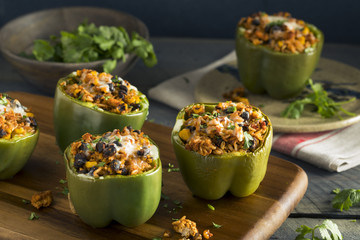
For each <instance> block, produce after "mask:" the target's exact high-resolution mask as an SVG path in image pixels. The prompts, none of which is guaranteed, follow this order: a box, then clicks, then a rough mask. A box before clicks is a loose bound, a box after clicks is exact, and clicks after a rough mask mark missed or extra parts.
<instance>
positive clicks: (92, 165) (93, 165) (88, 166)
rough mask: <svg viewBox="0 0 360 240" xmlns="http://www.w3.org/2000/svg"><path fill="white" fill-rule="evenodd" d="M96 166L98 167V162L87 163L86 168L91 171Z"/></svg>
mask: <svg viewBox="0 0 360 240" xmlns="http://www.w3.org/2000/svg"><path fill="white" fill-rule="evenodd" d="M96 165H97V162H95V161H88V162H86V163H85V167H86V168H87V169H90V168H92V167H95V166H96Z"/></svg>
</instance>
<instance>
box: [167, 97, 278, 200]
mask: <svg viewBox="0 0 360 240" xmlns="http://www.w3.org/2000/svg"><path fill="white" fill-rule="evenodd" d="M171 139H172V143H173V147H174V150H175V154H176V158H177V161H178V163H179V168H180V171H181V174H182V177H183V179H184V181H185V183H186V184H187V186H188V187H189V189H190V190H191V192H192V193H193V194H194V195H196V196H199V197H201V198H204V199H210V200H215V199H219V198H221V197H222V196H224V194H225V193H226V192H227V191H230V192H231V193H232V194H233V195H235V196H237V197H245V196H248V195H250V194H252V193H253V192H255V191H256V189H257V188H258V187H259V184H260V183H261V181H262V180H263V178H264V176H265V173H266V169H267V162H268V158H269V154H270V150H271V144H272V126H271V123H270V120H269V119H268V117H267V116H266V115H264V114H263V113H262V112H261V111H260V110H259V109H258V108H256V107H252V106H250V105H246V104H244V103H242V102H238V103H234V102H231V101H228V102H220V103H218V104H202V103H200V104H193V105H190V106H187V107H185V108H184V109H182V110H181V111H180V112H179V114H178V116H177V119H176V123H175V126H174V128H173V131H172V136H171Z"/></svg>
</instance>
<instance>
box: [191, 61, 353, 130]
mask: <svg viewBox="0 0 360 240" xmlns="http://www.w3.org/2000/svg"><path fill="white" fill-rule="evenodd" d="M311 78H312V79H313V81H314V82H315V83H316V82H323V83H326V85H327V86H329V87H330V88H326V90H327V91H328V92H329V93H333V94H335V95H337V96H339V97H341V96H344V97H351V96H354V97H357V99H356V101H353V102H351V103H348V104H346V105H343V107H344V109H346V110H347V111H350V112H353V113H355V114H356V116H354V117H352V116H347V115H345V114H342V115H341V116H342V119H339V118H338V117H336V116H334V117H332V118H322V117H321V116H320V115H319V114H318V113H316V112H312V111H311V110H310V109H305V110H304V112H303V114H302V116H301V117H300V118H299V119H288V118H283V117H281V113H282V112H283V111H284V109H285V108H286V107H287V106H288V104H289V103H290V100H276V99H272V98H270V97H269V96H268V95H257V94H250V93H247V95H246V97H247V98H248V99H249V101H250V104H251V105H254V106H261V107H260V108H261V110H262V111H263V112H264V113H265V114H266V115H268V116H269V118H270V120H271V122H272V124H273V127H274V130H275V131H276V132H292V133H299V132H319V131H326V130H333V129H337V128H342V127H346V126H349V125H352V124H354V123H357V122H360V100H359V99H360V70H359V69H357V68H354V67H351V66H349V65H346V64H343V63H340V62H337V61H334V60H330V59H326V58H321V59H320V61H319V64H318V67H317V69H316V70H315V72H314V73H313V75H312V76H311ZM239 86H242V85H241V82H240V81H239V77H238V72H237V67H236V62H229V63H227V64H224V65H222V66H219V67H217V68H216V69H213V70H211V71H209V72H208V73H207V74H205V75H204V76H203V78H202V79H200V80H199V82H198V85H197V87H196V89H195V92H194V94H195V100H196V101H197V102H208V103H209V102H219V101H224V100H225V99H224V98H223V96H222V95H223V94H224V93H226V92H229V91H230V90H232V89H233V88H235V87H239Z"/></svg>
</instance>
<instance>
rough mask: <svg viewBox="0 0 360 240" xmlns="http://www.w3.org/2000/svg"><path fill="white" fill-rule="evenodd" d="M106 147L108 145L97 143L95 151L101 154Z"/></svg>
mask: <svg viewBox="0 0 360 240" xmlns="http://www.w3.org/2000/svg"><path fill="white" fill-rule="evenodd" d="M105 147H106V143H104V142H102V141H99V142H97V143H96V146H95V149H96V151H97V152H99V153H101V152H102V151H103V150H104V149H105Z"/></svg>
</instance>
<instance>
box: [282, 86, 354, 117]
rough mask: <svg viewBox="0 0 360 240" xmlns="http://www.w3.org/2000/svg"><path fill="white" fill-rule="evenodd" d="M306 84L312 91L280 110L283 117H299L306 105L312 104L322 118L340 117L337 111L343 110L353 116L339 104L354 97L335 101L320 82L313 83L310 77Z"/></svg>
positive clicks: (352, 114) (352, 99) (350, 100)
mask: <svg viewBox="0 0 360 240" xmlns="http://www.w3.org/2000/svg"><path fill="white" fill-rule="evenodd" d="M308 84H309V85H310V88H311V90H312V92H310V93H309V94H307V95H306V96H305V97H304V98H303V99H299V100H296V101H294V102H292V103H290V105H289V106H288V107H287V108H286V109H285V110H284V111H283V112H282V116H283V117H285V118H294V119H298V118H300V116H301V114H302V113H303V111H304V107H305V106H306V105H312V106H314V107H315V108H316V111H317V113H319V114H320V115H321V116H322V117H323V118H331V117H333V116H337V117H338V118H340V119H342V117H341V115H340V114H339V112H343V113H345V114H346V115H349V116H355V114H354V113H351V112H349V111H346V110H345V109H344V108H343V107H342V106H341V105H343V104H346V103H349V102H352V101H355V99H356V98H355V97H354V98H351V99H349V100H347V101H341V102H335V101H334V100H333V99H332V98H330V97H329V96H328V93H327V92H326V91H325V90H324V88H323V87H322V85H321V84H320V83H316V84H314V83H313V81H312V80H311V79H309V80H308Z"/></svg>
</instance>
